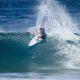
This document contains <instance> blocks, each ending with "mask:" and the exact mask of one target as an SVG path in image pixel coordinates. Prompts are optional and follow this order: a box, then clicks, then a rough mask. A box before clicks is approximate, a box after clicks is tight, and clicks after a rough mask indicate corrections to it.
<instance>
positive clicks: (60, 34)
mask: <svg viewBox="0 0 80 80" xmlns="http://www.w3.org/2000/svg"><path fill="white" fill-rule="evenodd" d="M43 22H44V23H43ZM36 27H44V28H45V30H46V33H47V35H48V37H50V38H51V39H52V41H53V40H54V39H53V38H54V37H56V39H57V40H58V42H59V44H58V48H59V49H60V51H59V52H58V53H57V54H60V55H66V58H67V59H68V60H67V61H64V60H63V66H64V67H65V68H70V69H73V68H75V69H77V68H80V65H79V64H80V42H79V40H80V36H76V35H74V33H79V30H78V27H77V24H76V23H75V22H74V21H73V20H72V18H71V17H70V15H69V13H68V12H67V10H66V9H65V8H64V7H63V6H61V5H59V3H58V2H57V1H56V0H44V1H42V3H41V5H40V6H39V13H38V17H37V22H36ZM67 40H68V41H69V40H70V41H73V42H74V44H70V43H68V42H66V41H67Z"/></svg>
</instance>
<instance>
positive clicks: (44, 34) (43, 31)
mask: <svg viewBox="0 0 80 80" xmlns="http://www.w3.org/2000/svg"><path fill="white" fill-rule="evenodd" d="M39 38H41V39H46V33H45V30H44V28H39V33H38V37H37V40H38V39H39Z"/></svg>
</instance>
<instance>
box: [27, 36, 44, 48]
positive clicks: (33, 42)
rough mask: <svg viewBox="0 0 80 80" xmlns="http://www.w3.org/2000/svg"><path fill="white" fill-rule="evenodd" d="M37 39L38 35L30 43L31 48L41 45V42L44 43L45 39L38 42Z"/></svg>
mask: <svg viewBox="0 0 80 80" xmlns="http://www.w3.org/2000/svg"><path fill="white" fill-rule="evenodd" d="M37 37H38V35H37V36H35V37H34V38H33V39H32V40H31V41H30V43H29V45H28V46H29V47H31V46H34V45H36V44H37V43H40V42H41V41H43V39H41V38H39V39H38V40H37Z"/></svg>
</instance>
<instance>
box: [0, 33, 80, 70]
mask: <svg viewBox="0 0 80 80" xmlns="http://www.w3.org/2000/svg"><path fill="white" fill-rule="evenodd" d="M78 36H80V35H78ZM78 36H77V35H76V37H78ZM30 40H31V37H30V34H29V33H0V72H30V71H38V70H45V69H69V68H71V69H73V68H75V69H77V67H78V68H80V66H79V64H78V63H79V55H78V54H79V49H78V47H79V44H80V43H79V42H78V41H76V40H75V41H73V40H67V41H63V40H62V41H61V42H60V40H58V39H57V38H55V37H54V38H49V37H47V40H46V41H45V42H43V43H40V44H37V45H36V46H33V47H31V48H29V47H28V43H29V41H30ZM76 52H77V53H76Z"/></svg>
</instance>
